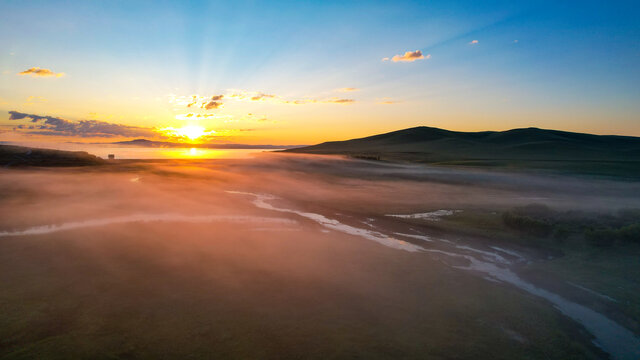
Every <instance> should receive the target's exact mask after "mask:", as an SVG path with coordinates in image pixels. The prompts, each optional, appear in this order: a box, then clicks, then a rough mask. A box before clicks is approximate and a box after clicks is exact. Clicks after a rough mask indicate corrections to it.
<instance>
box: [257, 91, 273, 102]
mask: <svg viewBox="0 0 640 360" xmlns="http://www.w3.org/2000/svg"><path fill="white" fill-rule="evenodd" d="M275 97H276V96H275V95H272V94H263V93H258V94H257V95H254V96H252V97H251V100H253V101H258V100H264V99H272V98H275Z"/></svg>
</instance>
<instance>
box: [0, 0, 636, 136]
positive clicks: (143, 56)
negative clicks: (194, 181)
mask: <svg viewBox="0 0 640 360" xmlns="http://www.w3.org/2000/svg"><path fill="white" fill-rule="evenodd" d="M639 18H640V4H639V3H638V2H637V1H635V2H634V1H628V2H625V1H580V2H574V1H571V2H559V1H549V2H546V1H532V2H526V1H456V2H452V1H384V2H382V1H381V2H377V1H344V0H343V1H317V2H311V1H304V2H303V1H297V2H294V1H291V2H288V1H264V2H258V1H229V2H193V1H192V2H186V1H184V2H183V1H180V2H178V1H175V2H135V1H108V2H107V1H78V2H71V1H65V2H56V1H40V2H38V1H6V0H2V1H0V52H1V53H0V125H1V126H0V131H1V132H0V140H5V141H6V140H17V139H32V140H33V139H48V140H57V141H68V140H69V139H77V140H80V141H106V140H105V139H103V138H106V139H120V138H134V137H151V136H154V134H157V135H160V134H161V133H158V132H157V131H156V130H158V129H166V128H174V129H179V128H182V127H185V126H201V127H204V128H206V129H207V130H213V131H214V132H215V133H214V132H212V133H211V134H215V136H213V137H211V138H210V140H212V141H224V142H239V143H250V144H258V143H262V144H312V143H317V142H322V141H326V140H342V139H348V138H353V137H360V136H366V135H372V134H375V133H380V132H385V131H391V130H397V129H401V128H407V127H411V126H418V125H426V126H434V127H441V128H446V129H451V130H462V131H476V130H505V129H510V128H517V127H529V126H535V127H541V128H553V129H560V130H569V131H578V132H591V133H598V134H619V135H635V136H640V21H639V20H638V19H639ZM418 51H419V52H418ZM411 52H414V53H411ZM405 53H407V54H406V55H407V56H406V57H403V55H405ZM396 55H397V57H396V58H395V59H396V60H398V59H399V60H414V61H394V56H396ZM412 56H413V57H412ZM420 57H422V58H420ZM385 58H388V60H383V59H385ZM34 68H40V69H47V70H50V71H51V73H48V72H46V71H43V70H40V71H38V70H37V69H34ZM29 69H32V70H31V71H28V70H29ZM21 72H25V73H23V74H19V73H21ZM349 90H350V91H349ZM194 95H196V96H197V97H196V101H195V102H196V103H195V104H194V105H192V106H191V107H188V106H187V105H188V104H189V103H191V102H192V101H190V100H191V99H193V98H192V96H194ZM219 95H223V96H222V97H219ZM215 96H218V97H217V98H215ZM212 98H213V100H212ZM211 102H213V104H211V105H210V106H209V107H210V109H206V108H200V107H201V106H203V104H210V103H211ZM9 111H14V112H15V113H14V114H16V115H13V116H12V118H13V119H10V115H9ZM188 114H193V115H191V116H190V117H189V116H188ZM197 115H201V117H199V118H198V117H197ZM205 115H206V117H205ZM52 119H53V120H52ZM55 119H57V120H55ZM87 120H90V121H87ZM18 126H21V127H22V128H16V127H18ZM30 127H31V128H30ZM168 133H170V132H168V131H165V132H164V133H163V134H165V135H166V134H168ZM147 134H150V135H149V136H146V135H147Z"/></svg>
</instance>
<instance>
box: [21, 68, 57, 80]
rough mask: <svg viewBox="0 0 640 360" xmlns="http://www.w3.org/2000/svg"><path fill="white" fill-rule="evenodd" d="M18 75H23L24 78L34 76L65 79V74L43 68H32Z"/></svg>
mask: <svg viewBox="0 0 640 360" xmlns="http://www.w3.org/2000/svg"><path fill="white" fill-rule="evenodd" d="M18 75H23V76H26V75H28V76H33V77H57V78H59V77H63V76H64V75H65V74H64V73H56V72H53V71H51V70H49V69H43V68H39V67H32V68H29V69H27V70H25V71H21V72H19V73H18Z"/></svg>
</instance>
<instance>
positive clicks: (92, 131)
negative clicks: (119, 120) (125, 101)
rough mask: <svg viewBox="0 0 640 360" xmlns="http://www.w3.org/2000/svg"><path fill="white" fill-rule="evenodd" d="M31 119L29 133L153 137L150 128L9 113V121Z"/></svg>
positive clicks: (15, 112) (16, 112)
mask: <svg viewBox="0 0 640 360" xmlns="http://www.w3.org/2000/svg"><path fill="white" fill-rule="evenodd" d="M23 119H29V120H30V121H31V122H32V123H34V124H35V125H32V126H30V127H28V128H25V127H24V126H23V129H27V132H28V133H31V134H39V135H56V136H79V137H116V136H122V137H140V136H153V135H154V132H153V131H152V129H150V128H143V127H137V126H128V125H121V124H113V123H108V122H105V121H98V120H80V121H70V120H65V119H62V118H58V117H53V116H42V115H35V114H26V113H21V112H18V111H9V120H23Z"/></svg>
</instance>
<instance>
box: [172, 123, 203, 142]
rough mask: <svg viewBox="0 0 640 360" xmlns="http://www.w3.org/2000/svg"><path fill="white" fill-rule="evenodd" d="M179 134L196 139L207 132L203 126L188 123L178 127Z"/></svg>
mask: <svg viewBox="0 0 640 360" xmlns="http://www.w3.org/2000/svg"><path fill="white" fill-rule="evenodd" d="M176 134H177V135H178V136H182V137H186V138H188V139H189V140H196V139H198V138H200V137H202V136H203V135H205V134H206V130H205V129H204V128H203V127H202V126H197V125H188V126H184V127H181V128H179V129H176Z"/></svg>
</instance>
